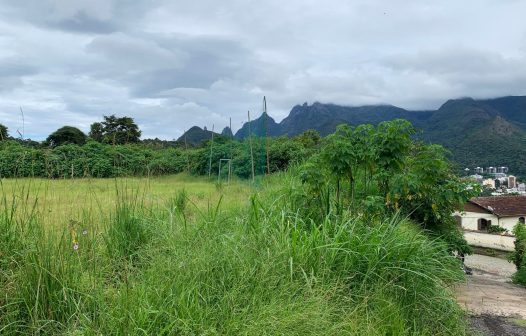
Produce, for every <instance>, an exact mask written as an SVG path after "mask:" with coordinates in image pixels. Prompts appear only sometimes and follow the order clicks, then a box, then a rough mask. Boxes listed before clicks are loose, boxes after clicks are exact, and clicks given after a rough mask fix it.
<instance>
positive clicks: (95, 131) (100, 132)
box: [88, 122, 104, 142]
mask: <svg viewBox="0 0 526 336" xmlns="http://www.w3.org/2000/svg"><path fill="white" fill-rule="evenodd" d="M88 135H89V137H90V138H91V139H93V140H95V141H98V142H102V139H103V138H104V129H103V126H102V123H100V122H95V123H93V124H91V126H90V131H89V134H88Z"/></svg>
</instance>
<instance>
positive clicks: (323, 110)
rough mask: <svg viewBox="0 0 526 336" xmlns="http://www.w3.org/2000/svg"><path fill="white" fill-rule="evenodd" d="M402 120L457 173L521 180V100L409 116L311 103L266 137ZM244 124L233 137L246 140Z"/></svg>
mask: <svg viewBox="0 0 526 336" xmlns="http://www.w3.org/2000/svg"><path fill="white" fill-rule="evenodd" d="M394 119H405V120H408V121H409V122H411V123H412V124H413V125H414V126H415V127H416V128H417V129H419V130H420V131H421V133H420V134H418V135H417V136H418V137H419V138H420V139H422V140H425V141H427V142H429V143H437V144H441V145H443V146H444V147H446V148H447V149H448V150H450V151H451V152H452V159H453V161H454V162H455V163H456V164H457V167H458V170H459V171H460V170H461V169H464V168H465V167H469V168H473V167H476V166H484V167H488V166H498V165H504V166H509V167H510V169H511V171H512V172H513V173H515V174H519V175H525V174H526V165H525V164H524V162H526V161H525V159H526V96H518V97H502V98H496V99H485V100H475V99H471V98H463V99H453V100H449V101H447V102H446V103H444V104H443V105H442V106H441V107H440V108H439V109H437V110H433V111H410V110H405V109H402V108H399V107H396V106H392V105H373V106H339V105H335V104H321V103H314V104H312V105H307V104H306V103H305V104H303V105H296V106H295V107H294V108H292V110H291V111H290V113H289V115H288V116H287V117H286V118H285V119H283V120H282V121H281V122H280V123H279V124H275V123H267V125H268V126H267V127H268V128H269V132H268V133H269V134H276V135H288V136H295V135H298V134H301V133H302V132H304V131H306V130H309V129H312V130H316V131H318V132H319V133H320V134H321V135H322V136H325V135H328V134H330V133H332V132H334V131H335V130H336V127H337V126H338V125H339V124H343V123H346V124H350V125H354V126H356V125H361V124H373V125H377V124H379V123H380V122H383V121H389V120H394ZM252 123H253V124H254V127H252V129H253V130H254V131H253V132H254V134H257V135H260V136H263V135H264V130H265V129H262V128H261V127H256V126H257V125H261V124H262V121H260V119H256V120H254V121H253V122H252ZM246 129H248V125H246V124H245V126H243V129H242V130H240V131H239V132H238V133H237V134H236V137H238V138H243V137H245V136H246V134H247V132H246Z"/></svg>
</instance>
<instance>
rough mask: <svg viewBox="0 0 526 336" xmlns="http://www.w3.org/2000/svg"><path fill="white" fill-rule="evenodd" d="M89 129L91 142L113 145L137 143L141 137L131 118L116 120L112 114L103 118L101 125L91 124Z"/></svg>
mask: <svg viewBox="0 0 526 336" xmlns="http://www.w3.org/2000/svg"><path fill="white" fill-rule="evenodd" d="M90 129H91V130H90V134H89V135H90V137H91V138H92V139H93V140H96V141H99V142H104V143H108V144H113V145H124V144H127V143H137V142H139V139H140V137H141V131H140V130H139V126H137V124H136V123H135V121H134V120H133V119H132V118H130V117H121V118H118V117H116V116H115V115H113V114H112V115H110V116H104V120H103V121H102V122H101V123H98V122H96V123H93V124H91V127H90Z"/></svg>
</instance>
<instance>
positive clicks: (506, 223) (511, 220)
mask: <svg viewBox="0 0 526 336" xmlns="http://www.w3.org/2000/svg"><path fill="white" fill-rule="evenodd" d="M455 215H458V216H460V217H462V228H463V229H464V230H472V231H477V230H478V220H479V219H480V218H484V219H486V220H491V225H498V226H500V227H503V228H505V229H506V230H508V233H509V234H511V232H512V230H513V227H514V226H515V224H517V222H518V221H519V217H501V218H499V217H497V216H495V215H493V214H489V213H479V212H470V211H465V212H462V213H455Z"/></svg>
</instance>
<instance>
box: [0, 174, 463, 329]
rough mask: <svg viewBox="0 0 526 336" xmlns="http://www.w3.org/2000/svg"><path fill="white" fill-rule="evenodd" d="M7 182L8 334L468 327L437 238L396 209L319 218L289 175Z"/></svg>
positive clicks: (1, 281) (2, 225)
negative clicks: (373, 217)
mask: <svg viewBox="0 0 526 336" xmlns="http://www.w3.org/2000/svg"><path fill="white" fill-rule="evenodd" d="M2 192H3V198H4V201H3V209H2V212H1V213H0V293H1V295H0V334H2V335H4V334H5V335H19V334H28V335H31V334H37V335H49V334H57V335H463V334H465V332H466V329H465V323H464V314H463V312H462V310H461V309H460V307H458V305H457V304H456V301H455V300H454V297H453V295H452V291H451V286H452V285H453V284H455V283H456V282H458V281H461V280H462V274H461V272H460V268H459V267H458V263H457V261H456V260H455V259H454V258H453V257H451V255H449V254H448V253H447V252H446V249H445V246H444V245H443V244H442V243H440V242H438V241H431V240H429V239H428V238H427V237H426V236H425V235H424V234H422V233H421V232H420V230H419V229H417V228H416V226H415V225H413V224H412V223H410V222H408V221H407V220H405V219H401V218H396V217H394V218H385V219H384V220H379V221H376V222H366V221H364V220H363V219H360V218H354V217H353V216H351V215H350V214H343V215H341V216H332V217H327V218H326V219H325V220H323V221H322V222H314V221H312V220H311V219H310V218H308V217H306V216H304V215H302V213H303V212H302V211H303V209H302V207H303V205H302V203H301V202H298V199H301V197H300V196H301V195H302V187H301V184H300V183H298V181H297V179H296V178H295V177H294V176H292V175H291V174H288V173H284V174H278V175H275V176H271V177H269V178H266V179H261V180H259V181H258V182H257V183H256V185H255V186H253V185H251V184H250V183H249V182H245V181H236V182H233V183H232V184H231V185H217V184H216V183H215V182H211V181H208V180H207V179H205V178H195V177H189V176H185V175H178V176H169V177H161V178H153V179H136V178H127V179H116V180H111V179H108V180H96V179H92V180H38V179H32V180H4V181H2ZM32 209H34V211H33V210H32Z"/></svg>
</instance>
